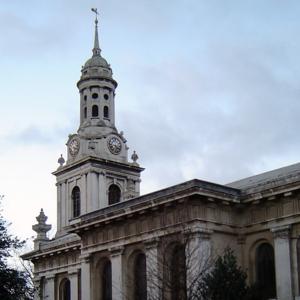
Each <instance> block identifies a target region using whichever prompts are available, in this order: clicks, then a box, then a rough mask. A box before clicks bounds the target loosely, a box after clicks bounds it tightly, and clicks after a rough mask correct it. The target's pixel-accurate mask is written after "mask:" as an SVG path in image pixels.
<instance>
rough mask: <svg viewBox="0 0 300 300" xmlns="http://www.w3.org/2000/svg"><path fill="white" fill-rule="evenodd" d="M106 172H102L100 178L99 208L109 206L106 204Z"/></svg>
mask: <svg viewBox="0 0 300 300" xmlns="http://www.w3.org/2000/svg"><path fill="white" fill-rule="evenodd" d="M105 180H106V179H105V172H100V173H99V177H98V181H99V183H98V186H99V208H103V207H105V206H107V203H106V184H105Z"/></svg>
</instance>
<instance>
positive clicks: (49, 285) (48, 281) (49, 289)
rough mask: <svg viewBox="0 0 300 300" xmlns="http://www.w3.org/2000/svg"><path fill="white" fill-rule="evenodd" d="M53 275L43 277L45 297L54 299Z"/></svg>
mask: <svg viewBox="0 0 300 300" xmlns="http://www.w3.org/2000/svg"><path fill="white" fill-rule="evenodd" d="M54 282H55V275H48V276H46V278H45V299H47V300H48V299H54V297H55V285H54Z"/></svg>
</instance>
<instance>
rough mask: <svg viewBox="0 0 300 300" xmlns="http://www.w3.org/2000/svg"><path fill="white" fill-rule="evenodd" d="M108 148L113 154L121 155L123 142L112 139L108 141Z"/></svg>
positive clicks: (115, 138)
mask: <svg viewBox="0 0 300 300" xmlns="http://www.w3.org/2000/svg"><path fill="white" fill-rule="evenodd" d="M107 146H108V149H109V151H110V152H111V153H112V154H119V153H120V152H121V149H122V143H121V141H120V140H119V139H118V138H117V137H115V136H113V137H111V138H110V139H109V140H108V141H107Z"/></svg>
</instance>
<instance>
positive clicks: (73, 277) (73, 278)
mask: <svg viewBox="0 0 300 300" xmlns="http://www.w3.org/2000/svg"><path fill="white" fill-rule="evenodd" d="M68 274H69V280H70V284H71V299H72V300H78V270H77V269H74V270H70V271H69V272H68Z"/></svg>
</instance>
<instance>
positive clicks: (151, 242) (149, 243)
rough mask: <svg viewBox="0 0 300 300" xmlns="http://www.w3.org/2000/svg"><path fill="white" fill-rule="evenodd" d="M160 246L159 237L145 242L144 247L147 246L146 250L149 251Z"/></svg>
mask: <svg viewBox="0 0 300 300" xmlns="http://www.w3.org/2000/svg"><path fill="white" fill-rule="evenodd" d="M158 244H159V238H158V237H155V238H151V239H149V240H146V241H144V245H145V248H146V249H147V250H150V249H152V248H157V247H158Z"/></svg>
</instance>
